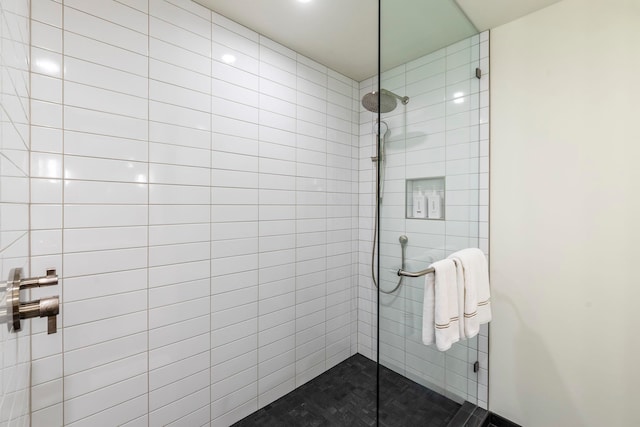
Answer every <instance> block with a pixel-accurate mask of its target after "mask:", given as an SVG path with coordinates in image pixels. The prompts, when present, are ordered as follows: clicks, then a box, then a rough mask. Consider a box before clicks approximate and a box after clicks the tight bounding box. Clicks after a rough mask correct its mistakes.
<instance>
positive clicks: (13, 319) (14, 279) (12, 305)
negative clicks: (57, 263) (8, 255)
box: [0, 268, 60, 334]
mask: <svg viewBox="0 0 640 427" xmlns="http://www.w3.org/2000/svg"><path fill="white" fill-rule="evenodd" d="M57 284H58V275H57V274H56V270H55V269H48V270H47V274H46V276H42V277H30V278H26V279H25V278H22V269H21V268H14V269H12V270H11V271H10V272H9V280H7V282H6V292H7V307H6V311H5V310H2V311H4V318H5V319H6V320H5V321H6V322H7V327H8V328H9V331H14V332H17V331H19V330H21V329H22V325H21V320H22V319H31V318H33V317H46V318H47V333H49V334H55V333H56V331H57V329H58V328H57V322H56V316H57V315H58V313H59V312H60V301H59V298H58V296H52V297H47V298H42V299H38V300H34V301H28V302H20V290H22V289H30V288H38V287H40V286H53V285H57ZM2 317H3V316H2V313H0V318H2Z"/></svg>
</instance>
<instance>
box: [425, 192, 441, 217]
mask: <svg viewBox="0 0 640 427" xmlns="http://www.w3.org/2000/svg"><path fill="white" fill-rule="evenodd" d="M427 202H428V207H427V211H428V218H429V219H442V197H440V194H438V192H436V191H435V190H433V191H432V192H431V194H430V195H429V197H428V198H427Z"/></svg>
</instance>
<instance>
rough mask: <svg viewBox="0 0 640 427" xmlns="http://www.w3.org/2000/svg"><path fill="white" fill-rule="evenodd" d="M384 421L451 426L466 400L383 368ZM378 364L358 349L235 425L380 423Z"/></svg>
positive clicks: (388, 423) (332, 426) (293, 426)
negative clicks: (347, 357)
mask: <svg viewBox="0 0 640 427" xmlns="http://www.w3.org/2000/svg"><path fill="white" fill-rule="evenodd" d="M380 377H381V382H380V393H381V395H380V396H381V402H382V405H381V407H380V425H381V426H429V427H445V426H447V425H448V423H449V421H451V419H452V418H453V417H454V415H455V414H456V412H457V411H458V409H459V408H460V405H459V404H458V403H456V402H454V401H452V400H450V399H447V398H446V397H444V396H442V395H441V394H438V393H436V392H434V391H431V390H429V389H427V388H425V387H423V386H421V385H419V384H417V383H415V382H413V381H411V380H408V379H407V378H405V377H403V376H401V375H399V374H397V373H395V372H393V371H391V370H389V369H387V368H384V367H382V366H381V367H380ZM375 425H376V364H375V362H373V361H371V360H369V359H367V358H366V357H364V356H362V355H360V354H356V355H354V356H351V357H350V358H349V359H347V360H345V361H344V362H342V363H340V364H338V365H336V366H335V367H333V368H331V369H330V370H328V371H327V372H325V373H323V374H322V375H319V376H318V377H316V378H314V379H313V380H311V381H309V382H308V383H306V384H304V385H302V386H301V387H298V388H297V389H295V390H294V391H292V392H291V393H289V394H287V395H285V396H283V397H281V398H280V399H278V400H276V401H275V402H273V403H271V404H269V405H267V406H265V407H264V408H262V409H260V410H259V411H256V412H254V413H253V414H251V415H249V416H248V417H246V418H245V419H243V420H241V421H239V422H238V423H236V424H235V426H240V427H246V426H261V427H262V426H265V427H266V426H269V427H271V426H272V427H283V426H291V427H298V426H300V427H302V426H330V427H338V426H349V427H351V426H375Z"/></svg>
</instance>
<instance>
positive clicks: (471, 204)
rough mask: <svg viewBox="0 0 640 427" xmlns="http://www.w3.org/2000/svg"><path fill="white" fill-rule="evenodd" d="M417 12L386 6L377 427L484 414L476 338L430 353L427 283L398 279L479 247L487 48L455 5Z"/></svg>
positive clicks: (385, 2) (389, 2)
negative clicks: (482, 70)
mask: <svg viewBox="0 0 640 427" xmlns="http://www.w3.org/2000/svg"><path fill="white" fill-rule="evenodd" d="M414 7H415V8H414V9H411V8H410V7H408V6H406V5H404V6H403V5H402V4H399V3H398V2H396V1H393V0H381V10H380V14H381V36H380V37H381V41H380V45H381V46H380V63H381V64H380V66H381V70H380V75H379V81H380V83H379V85H378V87H377V88H375V90H377V91H378V93H379V98H378V99H379V105H380V108H379V113H378V114H377V115H375V116H376V117H374V118H373V120H377V123H378V126H377V132H378V133H379V137H378V138H377V145H378V148H377V153H378V159H379V160H378V162H377V168H378V182H379V184H378V198H377V201H378V215H379V216H378V252H379V258H378V264H379V267H378V278H379V280H378V282H379V286H378V362H379V366H380V367H379V375H378V389H379V396H378V397H379V425H412V424H413V425H429V426H446V425H448V423H450V422H451V421H452V420H454V421H455V423H456V424H454V425H458V424H457V422H458V421H461V422H463V421H465V420H466V419H467V418H468V417H469V416H470V415H471V413H472V412H473V411H474V410H475V408H476V405H477V404H478V381H479V376H478V372H477V365H476V362H477V361H478V360H479V355H478V336H476V337H474V338H471V339H468V340H461V341H460V342H458V343H455V344H453V346H452V347H451V348H450V349H449V350H447V351H444V352H442V351H438V349H437V348H436V346H435V345H425V344H424V343H423V312H424V304H423V301H424V289H425V275H420V276H419V277H401V276H399V275H398V274H397V272H398V270H399V269H403V270H406V271H408V272H420V271H422V270H425V269H427V268H428V267H429V265H430V264H431V263H433V262H435V261H438V260H441V259H443V258H446V257H447V256H448V255H450V254H451V253H453V252H455V251H457V250H461V249H464V248H468V247H479V246H480V240H479V238H480V234H479V230H480V223H479V222H480V163H481V159H480V80H479V79H478V77H477V76H476V68H479V66H480V65H479V64H480V54H479V52H480V48H479V46H480V36H479V35H478V34H477V31H476V29H475V27H474V26H473V25H472V24H471V23H470V22H469V21H468V20H467V19H466V17H465V16H464V15H463V14H462V13H460V11H459V9H458V8H457V6H456V4H455V2H453V1H451V2H442V1H439V2H421V4H420V5H417V6H414ZM416 20H417V21H420V22H421V25H416ZM411 32H413V33H411ZM407 33H411V38H410V39H411V40H412V41H411V42H407V37H406V34H407ZM407 58H410V59H409V60H407ZM405 97H406V98H405ZM407 98H408V99H407ZM403 100H406V103H405V102H402V101H403ZM394 101H395V103H394ZM385 105H386V107H385ZM485 368H486V367H485ZM460 425H462V424H460Z"/></svg>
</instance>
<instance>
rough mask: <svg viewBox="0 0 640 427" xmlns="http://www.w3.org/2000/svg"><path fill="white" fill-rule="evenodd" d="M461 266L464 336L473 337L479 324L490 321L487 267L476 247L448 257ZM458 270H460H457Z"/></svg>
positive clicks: (485, 260) (484, 258)
mask: <svg viewBox="0 0 640 427" xmlns="http://www.w3.org/2000/svg"><path fill="white" fill-rule="evenodd" d="M448 258H449V259H453V260H455V262H456V264H457V265H460V266H462V274H463V277H464V314H463V315H464V336H465V337H466V338H473V337H475V336H476V335H477V334H478V332H479V331H480V325H482V324H484V323H488V322H490V321H491V303H490V296H491V295H490V291H489V267H488V265H487V258H486V257H485V256H484V253H483V252H482V251H481V250H480V249H477V248H469V249H463V250H461V251H458V252H455V253H453V254H451V255H449V257H448ZM458 272H460V270H458Z"/></svg>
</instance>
